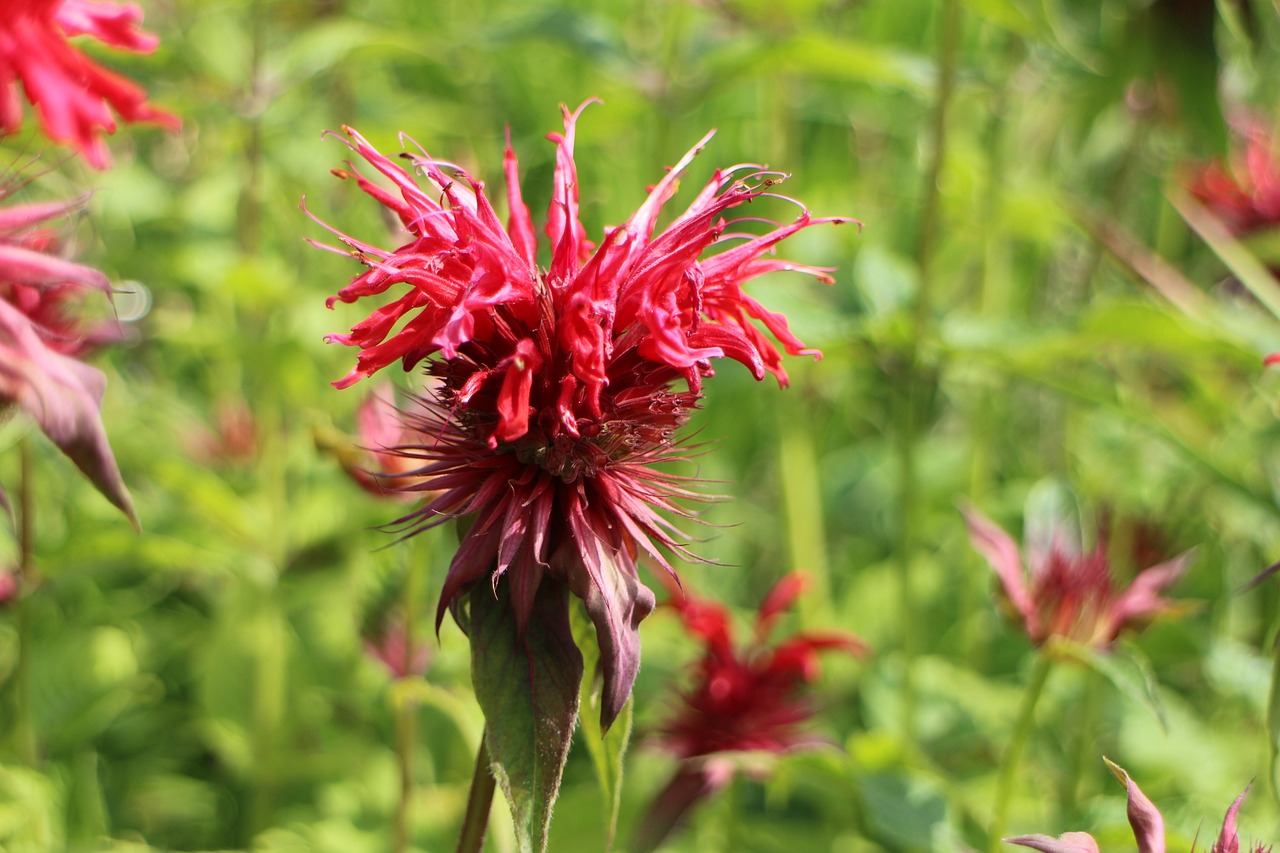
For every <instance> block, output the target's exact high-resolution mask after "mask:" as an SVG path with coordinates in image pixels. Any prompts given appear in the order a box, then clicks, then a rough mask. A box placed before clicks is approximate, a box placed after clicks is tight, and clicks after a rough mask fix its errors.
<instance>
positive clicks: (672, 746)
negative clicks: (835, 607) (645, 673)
mask: <svg viewBox="0 0 1280 853" xmlns="http://www.w3.org/2000/svg"><path fill="white" fill-rule="evenodd" d="M805 584H806V579H805V577H804V576H803V575H801V574H799V573H792V574H789V575H787V576H785V577H784V578H782V580H780V581H778V583H777V584H776V585H775V586H774V588H773V589H772V590H770V592H769V594H768V595H767V596H765V599H764V601H763V602H762V603H761V605H760V610H759V612H758V614H757V616H756V624H755V634H754V637H753V638H752V642H751V643H749V644H747V645H746V646H741V647H739V646H736V645H735V644H734V642H733V630H732V624H731V622H730V614H729V611H728V610H727V609H726V608H724V607H722V606H721V605H719V604H716V603H715V602H712V601H705V600H702V599H698V598H694V597H691V596H689V595H684V594H680V595H678V596H677V598H676V599H675V601H673V602H672V604H673V606H674V607H675V608H676V610H677V611H679V613H680V616H681V618H682V619H683V620H684V625H685V628H686V629H687V630H688V631H689V633H690V634H693V635H694V636H695V637H696V638H697V639H698V640H700V641H701V642H702V644H703V652H702V657H701V658H699V659H698V661H697V663H696V664H694V666H693V678H692V687H691V688H690V689H689V690H688V691H686V692H685V693H683V694H682V695H681V702H680V705H679V707H678V708H676V710H675V712H674V714H673V715H672V717H671V719H670V720H668V721H667V722H666V724H665V725H663V726H662V728H661V729H660V730H659V732H658V736H657V739H656V742H657V744H658V745H659V746H661V747H663V748H664V749H667V750H668V751H670V752H672V753H674V754H675V755H676V756H678V757H679V758H680V759H681V761H680V766H679V767H678V768H677V770H676V773H675V775H674V776H673V777H672V778H671V780H670V781H669V782H668V783H667V785H666V786H665V787H664V788H663V789H662V790H661V791H660V792H659V793H658V794H657V796H656V797H654V799H653V802H652V803H650V805H649V807H648V808H647V809H646V811H645V815H644V817H643V818H642V819H641V821H640V823H639V826H638V829H637V832H636V835H635V837H634V838H633V839H632V849H635V850H637V851H648V850H656V849H658V848H659V847H660V846H661V845H662V843H663V842H664V841H665V839H666V838H667V837H668V836H669V835H670V833H671V832H672V831H674V830H675V828H676V827H677V826H678V825H679V824H680V823H681V822H682V821H683V819H684V816H685V815H686V814H687V813H688V812H689V810H690V809H691V808H692V807H693V806H694V805H696V804H697V803H698V802H699V801H700V800H702V799H704V798H705V797H707V796H710V795H711V794H714V793H715V792H717V791H719V790H720V789H722V788H723V787H724V786H725V785H727V784H728V783H729V782H730V781H731V780H732V779H733V777H734V774H735V773H736V772H737V771H738V769H739V768H740V766H741V765H742V764H743V762H744V760H745V761H746V762H748V766H751V764H750V757H749V756H747V755H746V754H748V753H757V754H770V753H772V754H779V753H785V752H791V751H793V750H797V749H803V748H806V747H813V746H816V745H819V744H820V743H821V741H820V740H819V739H817V738H815V737H813V736H812V735H811V734H809V733H808V732H806V731H805V730H804V728H803V726H802V724H803V723H804V722H805V721H806V720H808V719H809V718H810V717H811V716H812V715H813V708H812V706H811V705H810V704H809V702H808V701H807V698H806V697H805V695H804V687H805V685H806V684H808V683H809V682H812V681H813V680H814V679H816V678H817V677H818V673H819V668H818V654H819V653H820V652H823V651H828V650H837V651H842V652H845V653H847V654H851V655H854V656H856V657H863V656H865V655H866V654H867V652H868V649H867V646H866V644H865V643H863V642H862V640H860V639H858V638H857V637H855V636H853V635H852V634H848V633H843V632H824V633H801V634H796V635H794V636H792V637H790V638H789V639H787V640H785V641H783V642H782V643H779V644H778V645H776V646H770V645H769V644H768V639H769V634H770V632H771V631H772V629H773V626H774V623H775V622H777V619H778V617H779V616H780V615H781V614H782V612H783V611H785V610H786V609H787V608H789V607H790V606H791V604H792V603H793V602H794V601H795V599H796V597H797V596H798V595H799V594H800V593H801V591H802V590H803V589H804V586H805ZM753 769H759V765H758V762H757V764H756V766H755V767H753Z"/></svg>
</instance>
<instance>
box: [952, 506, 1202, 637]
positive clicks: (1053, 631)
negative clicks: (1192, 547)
mask: <svg viewBox="0 0 1280 853" xmlns="http://www.w3.org/2000/svg"><path fill="white" fill-rule="evenodd" d="M965 518H966V520H967V521H968V525H969V540H970V541H971V542H972V543H973V547H974V548H975V549H977V551H978V553H980V554H982V556H983V557H985V558H986V560H987V562H988V563H989V564H990V565H991V568H992V569H993V570H994V571H995V573H996V576H997V577H998V578H999V579H1000V584H1001V585H1002V586H1003V588H1004V594H1005V597H1006V598H1007V599H1008V601H1009V603H1010V604H1011V605H1012V606H1013V609H1014V611H1016V614H1017V616H1018V617H1019V618H1020V619H1021V620H1022V625H1023V628H1024V629H1025V630H1026V632H1027V636H1028V637H1029V638H1030V639H1031V642H1033V643H1035V644H1036V645H1041V644H1042V643H1044V642H1045V641H1047V640H1049V639H1050V638H1052V637H1061V638H1063V639H1067V640H1072V641H1074V642H1077V643H1081V644H1083V645H1086V646H1090V647H1093V648H1095V649H1106V648H1109V647H1110V646H1111V644H1112V643H1114V642H1115V640H1116V637H1118V636H1119V634H1120V632H1121V631H1123V630H1124V629H1125V628H1128V627H1136V626H1138V625H1140V624H1142V623H1144V622H1146V621H1148V620H1150V619H1151V618H1153V617H1156V616H1160V615H1162V614H1166V613H1171V612H1175V611H1177V610H1178V609H1179V608H1178V605H1177V604H1175V603H1174V602H1172V601H1170V600H1168V599H1165V598H1161V597H1160V593H1161V591H1162V590H1163V589H1164V588H1165V587H1167V586H1169V585H1170V584H1172V583H1173V582H1174V581H1175V580H1177V579H1178V578H1179V577H1180V576H1181V575H1182V573H1183V572H1184V571H1186V568H1187V562H1188V558H1189V556H1190V555H1189V554H1183V555H1181V556H1179V557H1176V558H1174V559H1172V560H1169V561H1167V562H1164V563H1161V564H1159V565H1157V566H1152V567H1151V568H1149V569H1146V570H1145V571H1143V572H1140V573H1139V574H1138V576H1137V577H1136V578H1134V579H1133V582H1132V583H1131V584H1129V586H1128V587H1125V588H1124V589H1117V588H1116V585H1115V582H1114V581H1113V580H1112V578H1111V567H1110V565H1109V563H1108V560H1107V554H1106V548H1105V546H1104V545H1103V544H1101V543H1100V544H1099V545H1098V547H1097V548H1095V549H1094V551H1093V552H1092V553H1089V554H1084V553H1081V552H1080V550H1079V548H1078V546H1076V545H1075V544H1074V543H1071V542H1069V541H1066V540H1065V537H1063V536H1061V535H1055V536H1054V537H1053V540H1052V542H1051V543H1050V544H1049V546H1048V548H1047V549H1045V552H1044V553H1038V554H1037V553H1032V554H1031V555H1030V563H1031V571H1030V577H1029V578H1028V577H1027V575H1026V573H1025V572H1024V570H1023V565H1022V555H1021V553H1020V552H1019V550H1018V546H1017V544H1016V543H1015V542H1014V541H1013V539H1012V538H1010V536H1009V534H1007V533H1005V532H1004V531H1003V530H1001V529H1000V528H999V527H998V526H996V524H995V523H994V522H992V521H991V520H990V519H988V518H987V517H986V516H984V515H983V514H982V513H980V512H978V511H977V510H975V509H966V510H965ZM1028 581H1029V583H1028Z"/></svg>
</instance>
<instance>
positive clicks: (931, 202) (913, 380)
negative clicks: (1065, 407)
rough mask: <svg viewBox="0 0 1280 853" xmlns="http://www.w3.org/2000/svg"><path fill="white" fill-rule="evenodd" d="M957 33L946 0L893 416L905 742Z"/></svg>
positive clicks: (953, 8) (911, 720)
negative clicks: (927, 355)
mask: <svg viewBox="0 0 1280 853" xmlns="http://www.w3.org/2000/svg"><path fill="white" fill-rule="evenodd" d="M959 38H960V7H959V2H958V0H946V2H945V3H944V4H943V8H942V13H941V18H940V21H939V38H938V65H939V69H940V71H939V74H938V85H937V89H936V90H935V92H934V113H933V129H932V137H933V150H932V153H931V155H930V159H929V166H928V169H927V170H926V172H925V183H924V200H923V203H922V206H921V210H920V232H919V236H918V243H917V246H916V255H917V260H918V262H919V264H920V282H919V287H918V289H917V291H916V299H915V305H914V307H913V313H912V332H913V333H912V335H911V339H910V342H909V343H908V344H907V347H906V351H905V353H904V364H903V370H904V374H905V377H904V378H905V382H904V385H905V391H904V393H903V396H902V398H901V400H900V403H899V413H898V416H897V418H896V419H895V420H896V421H897V422H898V423H897V433H898V465H899V471H900V474H901V477H902V485H901V491H900V492H899V501H898V516H899V518H898V542H897V547H896V549H895V550H896V551H897V555H898V561H899V568H898V583H899V587H898V600H899V608H900V609H901V613H900V622H901V624H902V625H903V637H902V654H903V658H904V660H903V676H902V720H903V728H904V734H905V736H906V739H907V740H908V742H912V741H914V739H915V711H916V707H915V706H916V692H915V683H914V678H913V673H912V670H913V668H914V661H915V657H916V655H917V653H918V650H917V648H916V645H917V638H916V632H915V631H914V630H913V627H912V626H916V625H919V624H920V614H919V613H918V612H917V611H918V602H917V601H916V595H915V583H914V579H913V578H912V566H913V563H914V562H915V552H916V545H917V543H916V537H917V529H916V527H917V526H916V517H917V515H918V514H919V506H918V505H917V504H918V503H919V500H918V493H919V482H918V480H919V474H918V472H917V458H916V457H917V455H918V454H917V450H918V447H917V445H918V444H919V442H920V421H921V414H922V413H921V411H920V410H921V409H922V408H923V405H922V402H923V400H924V398H925V396H926V388H925V386H926V384H927V383H928V381H929V379H928V377H927V376H926V371H925V369H924V367H923V365H922V364H921V361H922V358H921V356H922V353H921V349H922V346H921V345H922V343H923V342H924V341H925V340H927V339H928V338H929V337H930V335H931V333H932V329H931V328H930V327H931V326H932V314H933V291H934V275H933V258H934V255H935V254H936V243H937V231H938V212H939V208H940V206H941V198H940V191H939V184H940V182H941V180H942V170H943V166H944V165H945V163H946V155H947V108H948V106H949V105H950V103H951V95H952V92H953V90H954V88H955V75H956V50H957V44H958V42H959Z"/></svg>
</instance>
